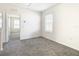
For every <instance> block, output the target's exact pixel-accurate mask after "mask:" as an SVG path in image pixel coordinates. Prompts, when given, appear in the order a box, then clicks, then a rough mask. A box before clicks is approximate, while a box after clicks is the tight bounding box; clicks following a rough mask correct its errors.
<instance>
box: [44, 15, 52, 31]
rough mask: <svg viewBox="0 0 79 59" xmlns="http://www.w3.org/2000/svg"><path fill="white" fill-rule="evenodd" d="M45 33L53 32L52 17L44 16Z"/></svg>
mask: <svg viewBox="0 0 79 59" xmlns="http://www.w3.org/2000/svg"><path fill="white" fill-rule="evenodd" d="M45 31H46V32H52V31H53V15H52V14H48V15H46V16H45Z"/></svg>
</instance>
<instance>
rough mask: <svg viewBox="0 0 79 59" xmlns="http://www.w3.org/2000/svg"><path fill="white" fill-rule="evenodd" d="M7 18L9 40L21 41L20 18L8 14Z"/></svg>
mask: <svg viewBox="0 0 79 59" xmlns="http://www.w3.org/2000/svg"><path fill="white" fill-rule="evenodd" d="M7 16H8V18H7V21H8V22H7V25H8V27H7V30H8V32H7V34H8V40H9V41H10V40H16V39H19V40H20V16H18V15H14V14H7Z"/></svg>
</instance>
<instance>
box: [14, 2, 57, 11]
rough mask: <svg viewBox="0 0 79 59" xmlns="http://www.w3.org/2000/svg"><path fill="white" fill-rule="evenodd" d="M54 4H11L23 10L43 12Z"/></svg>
mask: <svg viewBox="0 0 79 59" xmlns="http://www.w3.org/2000/svg"><path fill="white" fill-rule="evenodd" d="M55 4H56V3H19V4H13V5H17V6H19V7H23V8H29V9H31V10H35V11H44V10H46V9H47V8H50V7H51V6H54V5H55Z"/></svg>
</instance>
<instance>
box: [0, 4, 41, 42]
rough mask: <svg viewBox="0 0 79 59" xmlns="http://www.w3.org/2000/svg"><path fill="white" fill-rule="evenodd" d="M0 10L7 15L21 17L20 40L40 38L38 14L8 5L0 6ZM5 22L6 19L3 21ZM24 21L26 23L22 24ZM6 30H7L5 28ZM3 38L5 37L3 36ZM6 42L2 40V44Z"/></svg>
mask: <svg viewBox="0 0 79 59" xmlns="http://www.w3.org/2000/svg"><path fill="white" fill-rule="evenodd" d="M0 10H1V11H4V12H5V13H6V15H7V14H16V15H20V16H21V18H20V19H21V29H20V38H21V40H22V39H28V38H33V37H38V36H40V13H39V12H35V11H32V10H29V9H26V8H22V7H18V6H15V5H10V4H0ZM5 20H7V18H6V19H5ZM24 21H26V22H25V23H24ZM6 29H7V28H6ZM4 37H5V36H4ZM6 38H7V40H8V37H6ZM7 40H5V39H3V42H6V41H7Z"/></svg>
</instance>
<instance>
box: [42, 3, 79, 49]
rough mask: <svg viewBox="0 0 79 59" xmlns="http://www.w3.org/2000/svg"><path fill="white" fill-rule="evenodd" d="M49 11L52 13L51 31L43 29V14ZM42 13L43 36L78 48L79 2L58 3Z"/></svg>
mask: <svg viewBox="0 0 79 59" xmlns="http://www.w3.org/2000/svg"><path fill="white" fill-rule="evenodd" d="M49 13H52V14H53V15H54V24H53V26H54V28H53V30H54V31H53V32H52V33H47V32H45V31H44V16H45V15H46V14H49ZM42 15H43V17H42V35H43V36H44V37H46V38H48V39H50V40H53V41H56V42H59V43H61V44H64V45H66V46H69V47H71V48H74V49H77V50H79V45H78V43H79V4H58V5H56V6H54V7H52V8H49V9H48V10H46V11H44V12H43V13H42Z"/></svg>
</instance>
